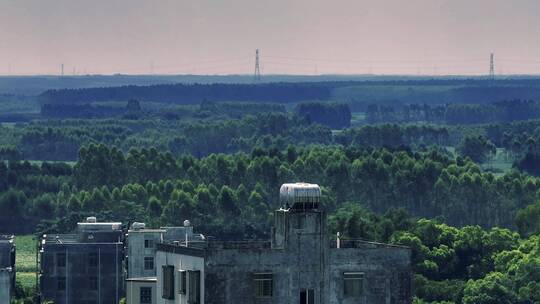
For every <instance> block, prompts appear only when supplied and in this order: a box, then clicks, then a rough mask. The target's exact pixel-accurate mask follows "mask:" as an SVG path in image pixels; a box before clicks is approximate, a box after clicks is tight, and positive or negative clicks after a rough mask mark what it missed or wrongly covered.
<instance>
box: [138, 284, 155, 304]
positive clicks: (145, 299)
mask: <svg viewBox="0 0 540 304" xmlns="http://www.w3.org/2000/svg"><path fill="white" fill-rule="evenodd" d="M139 294H140V298H139V300H140V301H139V302H140V303H141V304H152V287H141V289H140V290H139Z"/></svg>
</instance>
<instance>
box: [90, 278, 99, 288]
mask: <svg viewBox="0 0 540 304" xmlns="http://www.w3.org/2000/svg"><path fill="white" fill-rule="evenodd" d="M88 282H89V284H88V287H89V288H90V290H98V279H97V278H96V277H90V278H89V279H88Z"/></svg>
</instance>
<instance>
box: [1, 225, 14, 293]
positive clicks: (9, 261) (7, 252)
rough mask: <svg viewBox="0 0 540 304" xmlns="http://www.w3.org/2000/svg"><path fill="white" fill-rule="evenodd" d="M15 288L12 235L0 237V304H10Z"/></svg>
mask: <svg viewBox="0 0 540 304" xmlns="http://www.w3.org/2000/svg"><path fill="white" fill-rule="evenodd" d="M14 288H15V243H14V237H13V235H0V303H10V302H11V297H12V296H13V292H14Z"/></svg>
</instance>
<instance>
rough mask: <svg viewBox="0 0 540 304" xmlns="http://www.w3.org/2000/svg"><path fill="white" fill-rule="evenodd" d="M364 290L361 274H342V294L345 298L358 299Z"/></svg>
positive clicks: (362, 275) (362, 274)
mask: <svg viewBox="0 0 540 304" xmlns="http://www.w3.org/2000/svg"><path fill="white" fill-rule="evenodd" d="M363 289H364V273H363V272H344V273H343V293H344V295H345V296H346V297H360V296H362V293H363Z"/></svg>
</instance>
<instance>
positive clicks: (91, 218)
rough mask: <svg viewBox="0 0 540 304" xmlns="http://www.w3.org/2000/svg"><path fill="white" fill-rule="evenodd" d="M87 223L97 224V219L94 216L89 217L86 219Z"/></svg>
mask: <svg viewBox="0 0 540 304" xmlns="http://www.w3.org/2000/svg"><path fill="white" fill-rule="evenodd" d="M86 222H87V223H97V218H96V217H95V216H89V217H87V218H86Z"/></svg>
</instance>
